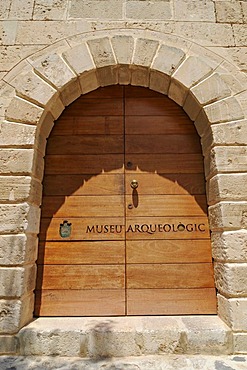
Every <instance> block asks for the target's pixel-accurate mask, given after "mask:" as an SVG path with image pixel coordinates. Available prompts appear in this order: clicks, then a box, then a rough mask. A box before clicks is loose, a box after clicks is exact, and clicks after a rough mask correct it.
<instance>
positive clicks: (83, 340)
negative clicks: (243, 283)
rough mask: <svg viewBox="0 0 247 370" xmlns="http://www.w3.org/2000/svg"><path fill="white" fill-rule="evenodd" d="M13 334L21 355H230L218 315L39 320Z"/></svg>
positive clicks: (228, 339) (229, 343)
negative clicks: (16, 335)
mask: <svg viewBox="0 0 247 370" xmlns="http://www.w3.org/2000/svg"><path fill="white" fill-rule="evenodd" d="M18 338H19V342H20V354H21V355H24V356H29V355H31V356H44V355H46V356H68V357H82V358H109V357H129V356H142V355H160V354H209V355H219V354H220V355H226V354H231V353H232V335H231V330H230V329H229V328H228V326H226V325H225V324H224V323H223V322H222V321H221V320H220V318H219V317H218V316H164V317H161V316H141V317H129V316H128V317H87V318H85V317H78V318H68V317H60V318H38V319H36V320H34V321H33V322H31V323H30V324H29V325H27V326H25V327H24V328H22V329H21V331H20V332H19V334H18Z"/></svg>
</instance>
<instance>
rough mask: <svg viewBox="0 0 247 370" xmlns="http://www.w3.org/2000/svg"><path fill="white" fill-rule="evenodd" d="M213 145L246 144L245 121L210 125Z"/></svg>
mask: <svg viewBox="0 0 247 370" xmlns="http://www.w3.org/2000/svg"><path fill="white" fill-rule="evenodd" d="M211 130H212V141H213V143H214V145H224V144H225V143H228V144H229V145H247V121H246V120H241V121H236V122H227V123H222V124H216V125H211Z"/></svg>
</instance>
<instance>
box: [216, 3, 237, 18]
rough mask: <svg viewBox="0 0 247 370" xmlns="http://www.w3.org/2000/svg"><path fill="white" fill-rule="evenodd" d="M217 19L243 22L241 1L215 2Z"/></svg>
mask: <svg viewBox="0 0 247 370" xmlns="http://www.w3.org/2000/svg"><path fill="white" fill-rule="evenodd" d="M215 12H216V20H217V22H219V23H243V13H242V8H241V3H240V2H232V1H217V2H216V3H215Z"/></svg>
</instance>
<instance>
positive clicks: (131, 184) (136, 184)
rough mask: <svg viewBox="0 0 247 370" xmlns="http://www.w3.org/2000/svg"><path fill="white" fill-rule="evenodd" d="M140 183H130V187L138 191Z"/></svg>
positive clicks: (134, 181) (133, 181) (135, 181)
mask: <svg viewBox="0 0 247 370" xmlns="http://www.w3.org/2000/svg"><path fill="white" fill-rule="evenodd" d="M138 185H139V184H138V181H137V180H132V181H131V183H130V186H131V187H132V189H137V188H138Z"/></svg>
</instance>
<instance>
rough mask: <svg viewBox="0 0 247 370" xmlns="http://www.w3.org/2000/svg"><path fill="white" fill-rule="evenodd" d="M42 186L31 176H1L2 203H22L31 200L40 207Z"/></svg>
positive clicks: (0, 195) (0, 199) (0, 192)
mask: <svg viewBox="0 0 247 370" xmlns="http://www.w3.org/2000/svg"><path fill="white" fill-rule="evenodd" d="M41 190H42V189H41V184H40V182H38V181H37V180H34V179H32V178H31V177H29V176H0V201H3V202H21V201H27V200H29V201H30V203H34V204H37V205H39V204H40V200H41Z"/></svg>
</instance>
